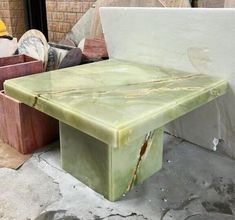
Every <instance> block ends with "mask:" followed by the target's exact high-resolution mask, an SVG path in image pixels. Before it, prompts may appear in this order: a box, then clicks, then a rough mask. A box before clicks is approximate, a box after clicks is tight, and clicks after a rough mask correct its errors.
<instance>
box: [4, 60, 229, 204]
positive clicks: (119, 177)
mask: <svg viewBox="0 0 235 220" xmlns="http://www.w3.org/2000/svg"><path fill="white" fill-rule="evenodd" d="M226 88H227V83H226V82H225V81H224V80H222V79H218V78H214V77H211V76H208V75H203V74H196V75H193V74H190V73H185V72H180V71H176V70H172V69H166V68H159V67H154V66H148V65H141V64H134V63H129V62H124V61H119V60H108V61H102V62H98V63H93V64H88V65H82V66H78V67H72V68H67V69H63V70H58V71H52V72H47V73H42V74H37V75H33V76H27V77H22V78H17V79H12V80H8V81H6V82H5V90H6V94H7V95H9V96H12V97H14V98H16V99H18V100H20V101H21V102H23V103H25V104H27V105H29V106H32V107H34V108H36V109H38V110H40V111H42V112H44V113H46V114H48V115H50V116H52V117H55V118H57V119H58V120H59V121H60V141H61V158H62V167H63V168H64V169H65V170H66V171H68V172H69V173H71V174H72V175H73V176H75V177H76V178H78V179H79V180H81V181H82V182H84V183H85V184H86V185H88V186H89V187H91V188H93V189H94V190H95V191H97V192H99V193H101V194H103V195H104V196H105V197H106V198H108V199H109V200H111V201H114V200H117V199H118V198H120V197H121V196H122V195H123V194H124V193H126V192H127V191H129V190H130V189H131V188H132V187H133V186H134V185H136V184H138V183H140V182H142V181H143V180H145V179H146V178H148V177H149V176H151V175H152V174H154V173H155V172H156V171H158V170H159V169H161V167H162V151H163V126H164V125H165V124H167V123H168V122H170V121H172V120H174V119H176V118H178V117H180V116H182V115H184V114H186V113H188V112H190V111H192V110H194V109H196V108H198V107H199V106H201V105H204V104H206V103H208V102H209V101H211V100H213V99H215V98H216V97H218V96H221V95H222V94H224V93H225V92H226ZM198 120H200V119H198Z"/></svg>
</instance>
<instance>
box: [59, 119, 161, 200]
mask: <svg viewBox="0 0 235 220" xmlns="http://www.w3.org/2000/svg"><path fill="white" fill-rule="evenodd" d="M60 139H61V140H60V141H61V157H62V167H63V169H64V170H66V171H67V172H69V173H70V174H71V175H73V176H74V177H76V178H77V179H79V180H80V181H81V182H83V183H85V184H86V185H87V186H89V187H90V188H92V189H94V190H95V191H96V192H98V193H100V194H102V195H104V197H106V198H107V199H108V200H110V201H115V200H117V199H118V198H120V197H121V196H122V195H123V194H124V193H126V192H128V191H129V190H130V189H131V188H132V187H133V186H134V185H136V184H138V183H141V182H143V181H144V180H145V179H146V178H148V177H150V176H151V175H153V174H154V173H155V172H157V171H158V170H160V169H161V167H162V150H163V129H162V128H159V129H156V130H155V131H153V132H151V133H149V134H146V135H145V136H143V137H141V138H138V139H136V140H135V141H132V142H131V143H129V144H126V145H123V146H121V147H119V148H114V147H113V146H109V145H108V144H105V143H103V142H101V141H99V140H97V139H95V138H93V137H91V136H89V135H87V134H85V133H83V132H81V131H79V130H77V129H75V128H73V127H70V126H69V125H66V124H64V123H61V122H60Z"/></svg>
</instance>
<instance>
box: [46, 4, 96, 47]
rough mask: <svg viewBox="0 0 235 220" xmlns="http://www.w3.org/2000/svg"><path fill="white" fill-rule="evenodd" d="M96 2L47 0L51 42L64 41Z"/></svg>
mask: <svg viewBox="0 0 235 220" xmlns="http://www.w3.org/2000/svg"><path fill="white" fill-rule="evenodd" d="M95 1H96V0H46V8H47V24H48V36H49V40H50V41H54V42H58V41H60V40H62V39H63V38H64V37H65V35H66V33H68V32H69V31H70V30H71V28H72V27H73V25H74V24H75V23H76V22H77V21H78V20H79V19H80V18H81V16H82V15H83V14H84V13H85V12H86V11H87V10H88V9H89V8H90V7H92V5H93V3H94V2H95Z"/></svg>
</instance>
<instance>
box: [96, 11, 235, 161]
mask: <svg viewBox="0 0 235 220" xmlns="http://www.w3.org/2000/svg"><path fill="white" fill-rule="evenodd" d="M100 12H101V20H102V26H103V30H104V35H105V39H106V43H107V48H108V53H109V56H110V57H111V58H115V59H123V60H127V61H132V62H138V63H146V64H149V65H156V66H162V67H168V68H173V69H179V70H182V71H186V72H192V73H195V74H198V73H204V74H207V75H212V76H218V77H220V78H224V79H225V80H227V81H228V82H229V85H230V89H229V92H228V93H227V94H226V95H225V96H223V97H222V98H221V99H217V100H216V101H214V102H213V103H211V104H210V105H207V107H204V108H201V109H198V110H196V111H194V112H192V113H190V114H189V115H187V116H186V117H183V118H180V119H179V120H177V121H175V122H174V123H171V124H170V125H169V128H168V129H169V130H170V131H171V132H172V133H173V134H175V135H178V136H180V137H182V138H184V139H186V140H189V141H190V142H193V143H195V144H198V145H200V146H203V147H206V148H209V149H213V150H215V149H216V147H217V148H218V147H219V146H220V147H222V149H220V150H223V151H224V152H225V153H227V154H228V155H229V156H232V157H234V158H235V146H234V143H235V113H234V108H235V78H234V74H235V62H234V57H235V41H234V39H235V22H233V21H235V9H234V8H230V9H205V8H200V9H195V8H194V9H186V8H185V9H182V8H102V9H101V11H100ZM216 143H217V144H216ZM218 143H220V145H218Z"/></svg>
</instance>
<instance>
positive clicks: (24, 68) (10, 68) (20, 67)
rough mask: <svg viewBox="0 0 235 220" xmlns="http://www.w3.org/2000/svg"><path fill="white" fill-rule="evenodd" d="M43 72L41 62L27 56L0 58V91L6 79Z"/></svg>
mask: <svg viewBox="0 0 235 220" xmlns="http://www.w3.org/2000/svg"><path fill="white" fill-rule="evenodd" d="M40 72H43V64H42V61H38V60H36V59H34V58H32V57H29V56H27V55H15V56H10V57H2V58H0V90H2V89H3V83H4V81H5V80H7V79H12V78H16V77H20V76H26V75H31V74H35V73H40Z"/></svg>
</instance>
